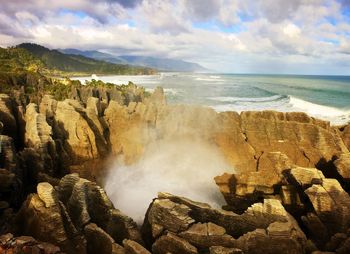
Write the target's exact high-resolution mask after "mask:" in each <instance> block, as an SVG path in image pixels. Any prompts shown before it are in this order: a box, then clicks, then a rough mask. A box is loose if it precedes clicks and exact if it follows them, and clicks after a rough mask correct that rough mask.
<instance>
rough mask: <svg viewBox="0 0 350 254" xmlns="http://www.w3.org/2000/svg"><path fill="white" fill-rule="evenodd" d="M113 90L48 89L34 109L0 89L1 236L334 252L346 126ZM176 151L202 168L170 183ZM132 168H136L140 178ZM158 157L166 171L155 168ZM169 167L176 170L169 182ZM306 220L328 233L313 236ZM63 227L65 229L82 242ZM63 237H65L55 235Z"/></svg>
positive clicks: (91, 243)
mask: <svg viewBox="0 0 350 254" xmlns="http://www.w3.org/2000/svg"><path fill="white" fill-rule="evenodd" d="M123 89H124V90H121V88H119V87H118V86H115V87H103V86H102V87H87V86H79V87H72V90H71V92H70V93H69V94H68V98H69V99H66V100H64V101H59V100H55V99H54V98H53V97H52V96H49V95H45V96H43V97H42V99H41V101H40V103H39V104H35V103H29V104H27V102H25V101H23V100H20V98H21V97H22V96H23V94H22V95H21V94H20V93H19V94H18V95H17V97H9V96H7V95H4V94H2V95H0V121H1V122H2V126H3V127H2V135H1V138H2V142H1V151H2V153H1V154H0V156H1V160H0V161H1V163H2V164H1V165H0V166H1V168H4V170H2V171H0V174H1V175H2V176H3V178H4V179H7V180H6V181H4V182H0V194H1V197H3V198H5V200H2V201H3V202H5V203H6V206H5V207H7V208H5V210H6V209H10V210H6V211H7V212H6V213H3V215H2V216H1V217H0V219H1V220H3V221H5V224H6V222H8V223H7V224H6V227H4V228H5V231H3V232H2V234H4V233H9V232H11V233H13V234H14V235H23V234H29V235H30V236H32V237H34V238H35V239H36V240H37V241H44V242H49V243H51V244H54V245H57V246H58V247H59V248H60V249H61V250H63V251H65V252H68V253H76V252H78V251H79V252H83V253H85V252H86V248H87V249H89V250H94V251H95V252H96V251H101V250H102V249H101V248H102V247H101V242H102V241H104V240H102V239H108V241H107V242H105V245H104V248H106V249H105V250H104V253H110V252H109V251H110V250H111V249H113V248H117V249H119V250H127V249H130V248H131V249H138V250H142V251H143V252H141V253H149V252H148V251H153V252H154V253H163V252H174V251H175V250H178V248H183V249H182V251H181V252H182V253H200V252H198V250H205V251H211V252H213V251H215V250H216V249H218V250H219V249H220V250H222V249H223V248H224V249H225V248H227V249H229V250H228V251H231V250H232V249H237V251H241V253H242V252H244V253H255V252H254V251H255V250H256V249H259V250H264V251H271V252H273V253H277V252H280V251H282V250H286V249H288V250H290V251H291V253H303V252H309V250H310V249H311V250H325V249H327V250H335V249H331V248H335V247H329V246H333V245H332V244H333V242H334V241H335V240H334V237H333V236H334V235H336V234H338V235H339V234H345V232H346V230H347V229H348V228H349V226H350V221H348V220H347V219H344V220H341V221H337V223H336V226H334V224H333V222H332V217H333V218H334V216H335V217H341V218H348V217H347V216H348V212H349V211H350V197H349V195H348V193H347V191H349V184H348V183H349V179H350V178H349V176H350V173H349V170H350V167H349V165H350V153H349V148H350V125H346V126H342V127H336V126H331V125H330V123H329V122H327V121H323V120H319V119H315V118H313V117H310V116H308V115H307V114H305V113H302V112H277V111H244V112H241V113H240V114H238V113H237V112H222V113H217V112H215V111H214V110H213V109H211V108H208V107H203V106H196V105H175V104H167V103H166V97H165V94H164V90H163V89H162V88H157V89H155V90H154V92H153V93H152V94H146V93H145V89H144V88H143V87H137V86H135V85H133V84H131V85H128V86H125V87H124V88H123ZM24 123H25V124H24ZM174 127H175V128H174ZM19 133H22V135H23V136H22V135H19ZM179 142H180V144H184V146H182V147H183V148H180V147H181V146H179V145H178V144H179ZM183 142H185V143H183ZM196 144H198V145H196ZM205 147H208V149H204V148H205ZM154 148H156V150H154ZM203 149H204V150H203ZM181 153H188V154H189V157H188V158H191V157H193V160H194V161H201V160H202V161H203V163H202V164H198V165H197V166H195V165H196V164H195V163H194V161H191V160H188V159H186V160H187V161H189V163H188V164H187V165H185V166H186V167H185V168H182V170H183V171H182V172H183V173H181V177H179V178H174V177H175V175H176V172H180V171H177V170H178V169H179V168H177V167H184V164H183V163H175V162H178V161H179V159H180V161H181V158H183V155H182V154H181ZM149 156H151V157H149ZM152 156H153V157H152ZM214 158H220V159H214ZM205 159H206V160H208V161H206V160H205ZM222 159H223V161H225V163H224V164H222V165H221V166H220V167H225V168H221V169H220V170H219V171H218V172H216V171H214V172H213V173H214V175H210V174H209V175H207V174H206V173H205V172H206V170H207V166H208V165H213V166H215V165H219V162H215V163H214V164H211V161H222ZM186 160H184V161H186ZM147 161H150V162H152V163H151V164H148V163H147ZM111 162H116V163H117V164H113V165H115V166H111ZM138 162H143V163H144V164H141V165H140V166H138V171H137V170H136V169H135V167H136V166H137V163H138ZM145 163H146V164H145ZM164 163H168V164H169V167H170V168H168V169H166V171H162V169H164V166H162V165H164ZM147 165H148V168H149V170H148V171H147V170H146V169H147V167H146V166H147ZM29 169H30V171H28V170H29ZM118 170H131V171H132V170H134V172H135V173H132V174H129V173H127V171H125V172H123V171H121V173H119V174H120V175H117V176H116V177H115V174H116V172H119V171H118ZM135 170H136V171H135ZM144 170H146V171H144ZM172 170H174V172H175V173H174V174H175V175H167V174H166V172H169V171H172ZM221 170H222V171H221ZM190 172H192V174H193V176H191V178H189V179H188V180H187V181H185V180H186V175H187V176H189V173H190ZM135 174H136V175H135ZM147 174H150V176H151V177H149V178H145V176H146V175H147ZM214 177H215V182H216V184H217V185H218V186H215V183H214V182H213V178H214ZM136 179H139V180H138V181H139V182H137V181H136V182H135V180H136ZM156 179H158V182H157V181H156ZM159 179H160V180H159ZM174 179H176V181H175V182H174V186H175V187H174V189H172V190H171V191H172V192H173V193H172V194H168V193H165V192H166V191H167V189H166V188H167V186H169V185H167V181H170V182H171V181H172V180H174ZM114 181H116V182H114ZM125 181H128V182H130V185H125ZM183 181H185V182H183ZM17 182H21V183H23V184H22V185H19V186H18V185H16V183H17ZM196 182H198V183H196ZM163 184H164V185H163ZM9 186H12V187H14V186H17V187H16V188H17V189H16V188H15V191H13V190H14V189H13V188H12V187H11V188H9ZM100 186H102V187H100ZM128 186H129V187H128ZM130 186H132V188H131V187H130ZM142 186H153V187H155V189H154V188H142ZM103 188H105V189H106V191H104V189H103ZM158 188H161V189H158ZM164 188H165V189H164ZM179 188H180V189H184V188H188V189H189V192H188V195H189V196H190V197H192V196H197V198H196V199H195V200H196V201H200V202H215V200H216V198H215V195H216V194H215V193H213V192H212V191H213V190H216V191H218V190H220V192H221V195H222V196H223V197H224V198H225V203H226V204H225V205H224V206H223V209H225V210H221V209H217V208H212V207H210V206H209V205H210V204H209V205H208V204H203V203H198V202H195V201H192V200H189V199H186V198H183V197H180V196H181V195H183V194H181V192H180V189H179ZM28 190H30V191H29V192H28ZM130 191H134V192H136V193H139V195H141V194H142V196H141V201H135V202H130V199H128V198H126V199H125V200H124V201H122V200H121V199H120V198H121V197H128V195H131V194H128V193H130ZM31 192H33V193H34V194H30V195H28V194H29V193H31ZM156 192H160V193H158V194H157V193H156ZM19 193H20V195H18V194H19ZM319 193H323V194H322V195H321V194H319ZM146 194H147V195H146ZM195 194H196V195H195ZM214 194H215V195H214ZM27 195H28V196H27ZM179 195H180V196H179ZM18 196H20V197H22V199H18V198H16V197H18ZM131 196H134V195H131ZM340 197H341V198H340ZM153 198H155V199H154V200H152V199H153ZM213 198H214V199H213ZM191 199H193V197H192V198H191ZM122 202H125V203H122ZM328 202H333V203H332V204H333V205H332V206H327V204H328ZM5 203H4V204H5ZM141 203H142V207H144V208H140V207H141ZM113 204H114V205H113ZM211 204H214V203H211ZM148 205H149V206H148ZM340 205H342V207H344V209H343V210H339V209H338V207H339V206H340ZM118 206H121V207H123V210H121V211H119V210H117V209H118ZM135 206H136V207H137V211H138V213H140V214H146V215H145V217H144V216H142V220H139V219H137V221H138V223H139V225H138V226H137V224H136V222H135V218H131V217H129V216H130V215H129V212H130V213H131V211H129V209H134V208H133V207H135ZM348 206H349V207H348ZM147 207H148V209H147ZM18 208H20V209H18ZM116 208H117V209H116ZM143 209H146V210H143ZM83 211H85V212H83ZM106 211H109V212H106ZM128 211H129V212H128ZM327 214H330V215H329V216H330V217H327V216H328V215H327ZM128 215H129V216H128ZM326 215H327V216H326ZM101 216H102V217H101ZM55 218H61V219H59V220H57V219H55ZM159 218H161V219H159ZM204 218H205V219H204ZM143 219H144V220H143ZM315 220H317V221H318V222H317V223H319V224H318V225H321V226H322V227H323V228H324V229H325V231H324V232H326V234H325V235H321V234H320V232H319V231H318V230H315V229H314V228H313V224H312V223H314V221H315ZM33 221H35V223H34V222H33ZM141 224H142V225H141ZM140 226H141V230H139V227H140ZM68 228H76V230H77V231H76V232H77V233H75V235H78V236H79V238H75V237H73V235H71V234H72V233H71V231H69V230H67V229H68ZM305 228H307V230H306V229H305ZM117 229H118V230H117ZM159 229H162V230H159ZM208 232H212V233H210V234H209V233H208ZM279 232H283V234H280V233H279ZM292 232H293V233H292ZM62 235H63V236H64V237H65V239H66V241H65V242H61V241H60V240H59V239H60V237H61V236H62ZM208 235H209V236H208ZM7 237H8V238H9V239H12V237H10V236H7ZM79 239H80V240H79ZM249 239H250V240H249ZM320 239H322V241H320ZM337 239H338V238H337ZM341 239H342V240H341ZM341 239H340V240H339V241H343V242H345V241H346V240H347V238H346V237H343V238H341ZM33 241H34V240H33ZM337 241H338V240H337ZM277 242H278V243H281V242H282V243H283V244H278V245H276V244H274V243H277ZM169 243H171V244H169ZM326 243H327V244H326ZM214 246H215V248H214ZM338 247H339V246H338ZM338 247H337V248H338ZM345 247H346V246H345ZM345 247H344V248H345ZM84 248H85V249H84ZM339 248H340V247H339ZM189 250H190V251H189ZM90 253H91V252H90ZM174 253H177V252H174ZM214 253H215V252H214Z"/></svg>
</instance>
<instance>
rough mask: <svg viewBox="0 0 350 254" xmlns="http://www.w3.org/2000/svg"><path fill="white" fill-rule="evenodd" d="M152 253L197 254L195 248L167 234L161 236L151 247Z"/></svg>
mask: <svg viewBox="0 0 350 254" xmlns="http://www.w3.org/2000/svg"><path fill="white" fill-rule="evenodd" d="M152 252H153V253H154V254H163V253H183V254H197V253H198V251H197V248H196V247H194V246H193V245H191V244H190V243H189V242H188V241H186V240H184V239H182V238H180V237H178V236H176V235H174V234H172V233H168V234H166V235H162V236H161V237H159V238H158V239H157V241H156V242H155V243H154V244H153V245H152Z"/></svg>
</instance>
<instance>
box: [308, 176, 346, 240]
mask: <svg viewBox="0 0 350 254" xmlns="http://www.w3.org/2000/svg"><path fill="white" fill-rule="evenodd" d="M305 193H306V195H307V196H308V197H309V199H310V201H311V203H312V206H313V208H314V210H315V212H316V214H317V216H318V217H319V219H320V221H321V222H322V223H323V224H324V225H325V227H326V228H327V230H328V232H329V235H333V234H335V233H339V232H340V233H345V232H346V231H347V230H348V228H349V227H350V197H349V194H348V193H347V192H345V191H344V189H343V188H342V187H341V185H340V184H339V182H338V181H337V180H335V179H328V178H327V179H323V181H322V184H314V185H312V186H311V187H310V188H308V189H307V190H306V191H305Z"/></svg>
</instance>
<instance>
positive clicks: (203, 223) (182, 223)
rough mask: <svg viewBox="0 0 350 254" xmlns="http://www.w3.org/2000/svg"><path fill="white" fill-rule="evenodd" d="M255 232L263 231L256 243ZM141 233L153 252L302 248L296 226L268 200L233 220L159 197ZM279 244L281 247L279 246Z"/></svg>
mask: <svg viewBox="0 0 350 254" xmlns="http://www.w3.org/2000/svg"><path fill="white" fill-rule="evenodd" d="M255 231H257V232H260V231H261V232H264V234H263V237H262V238H261V239H260V238H259V235H255V233H254V232H255ZM142 232H143V236H144V239H145V240H146V243H147V244H148V246H149V247H150V248H152V251H153V252H154V253H167V252H170V253H202V252H209V251H212V252H214V250H215V248H212V247H215V246H221V247H225V248H228V250H227V251H231V250H229V249H235V248H236V249H241V250H243V249H244V253H258V252H257V250H259V249H264V248H265V249H266V250H268V248H267V247H266V246H265V245H268V243H269V242H270V241H271V242H273V241H275V242H276V245H274V246H273V247H270V248H271V249H270V250H273V252H269V253H278V252H281V251H283V250H285V249H289V250H290V252H289V253H302V252H303V251H304V248H305V244H306V237H305V235H304V233H303V232H302V231H301V229H300V228H299V226H298V224H297V223H296V221H295V220H294V219H293V218H292V217H291V216H290V215H289V214H288V213H287V212H286V211H285V209H284V208H283V206H282V205H281V203H280V202H279V201H278V200H274V199H266V200H264V203H256V204H254V205H253V206H251V207H250V208H249V209H248V210H247V211H245V213H244V214H242V215H238V214H235V213H233V212H228V211H223V210H217V209H213V208H211V207H210V206H209V205H207V204H203V203H197V202H194V201H191V200H189V199H186V198H182V197H178V196H173V195H171V194H167V193H160V194H159V195H158V198H157V199H155V200H154V201H153V202H152V204H151V205H150V207H149V209H148V211H147V214H146V218H145V221H144V224H143V226H142ZM250 241H251V242H250ZM279 241H282V242H283V243H284V244H283V245H280V247H279V246H278V245H277V243H278V242H279ZM210 248H211V250H210ZM223 250H225V249H223ZM215 251H219V250H218V249H217V250H215ZM235 251H236V250H235ZM214 253H215V252H214ZM228 253H229V252H228Z"/></svg>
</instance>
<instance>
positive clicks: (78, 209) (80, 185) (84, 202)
mask: <svg viewBox="0 0 350 254" xmlns="http://www.w3.org/2000/svg"><path fill="white" fill-rule="evenodd" d="M58 196H59V199H60V200H61V201H62V203H63V204H64V205H65V206H66V207H67V211H68V214H69V216H70V218H71V219H72V221H73V223H74V225H75V226H76V227H77V228H78V229H82V228H83V227H84V225H86V224H88V223H95V224H97V225H98V226H99V227H100V228H101V229H103V230H104V231H105V232H106V233H108V234H109V235H110V236H111V237H112V238H113V239H114V240H115V241H116V242H117V243H118V244H121V243H122V241H123V240H124V239H131V240H134V241H137V242H140V243H142V239H141V236H140V233H139V231H138V229H137V225H136V223H135V222H134V221H133V220H132V219H131V218H130V217H128V216H126V215H124V214H122V213H121V212H120V211H119V210H117V209H115V208H114V206H113V204H112V202H111V201H110V200H109V198H108V197H107V195H106V193H105V191H104V190H103V189H102V188H101V187H100V186H98V185H97V184H96V183H94V182H90V181H88V180H86V179H82V178H79V177H78V175H77V174H70V175H66V176H64V177H63V178H62V179H61V181H60V184H59V185H58Z"/></svg>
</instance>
